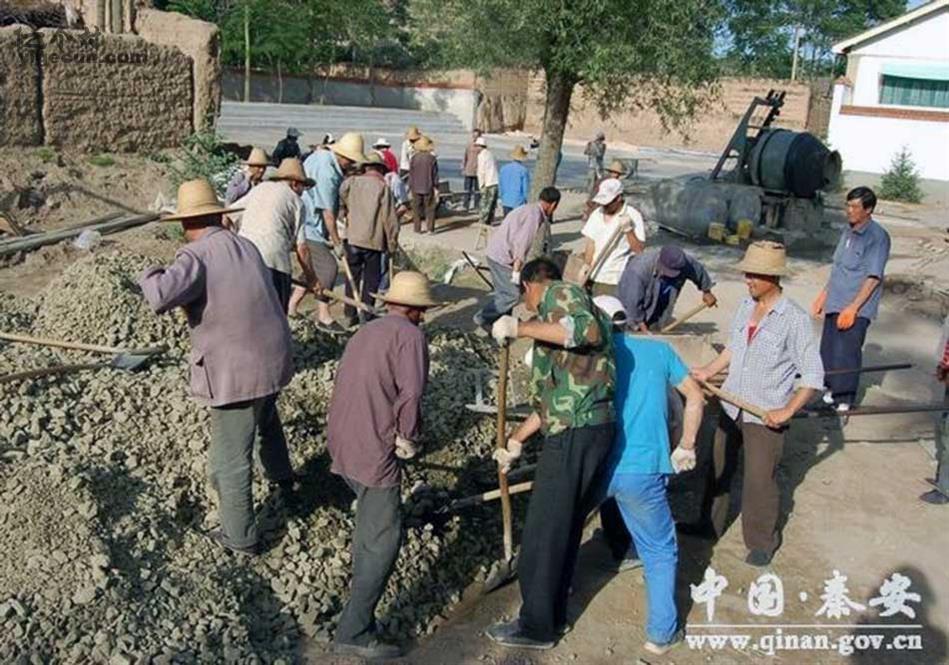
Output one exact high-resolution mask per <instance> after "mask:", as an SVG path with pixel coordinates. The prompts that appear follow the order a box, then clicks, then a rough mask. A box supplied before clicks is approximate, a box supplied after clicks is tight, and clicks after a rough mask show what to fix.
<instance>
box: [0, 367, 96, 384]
mask: <svg viewBox="0 0 949 665" xmlns="http://www.w3.org/2000/svg"><path fill="white" fill-rule="evenodd" d="M108 366H109V363H83V364H80V365H54V366H53V367H41V368H40V369H28V370H26V371H24V372H16V373H14V374H6V375H4V376H0V383H11V382H13V381H23V380H25V379H39V378H41V377H44V376H53V375H54V374H69V373H71V372H80V371H82V370H86V369H102V368H103V367H108Z"/></svg>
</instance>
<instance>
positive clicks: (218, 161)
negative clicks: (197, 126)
mask: <svg viewBox="0 0 949 665" xmlns="http://www.w3.org/2000/svg"><path fill="white" fill-rule="evenodd" d="M169 168H170V169H171V182H172V185H173V186H174V187H175V188H177V187H178V185H180V184H181V183H183V182H185V181H188V180H194V179H195V178H206V179H207V180H209V181H210V182H211V185H212V186H213V187H214V189H215V190H216V191H217V193H218V195H219V196H223V195H224V190H225V189H226V187H227V182H228V180H230V178H231V176H232V175H233V174H234V171H235V170H237V168H239V160H238V158H237V155H235V154H233V153H231V152H229V151H227V150H223V149H221V138H220V136H218V134H217V132H216V131H214V130H213V129H210V130H202V131H199V132H195V133H194V134H192V135H191V136H189V137H188V138H187V139H185V144H184V146H183V148H182V150H180V151H179V154H178V155H176V160H175V163H174V164H170V165H169Z"/></svg>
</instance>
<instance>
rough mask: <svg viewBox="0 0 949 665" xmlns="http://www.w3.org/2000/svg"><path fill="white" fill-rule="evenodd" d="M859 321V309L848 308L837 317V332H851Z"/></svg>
mask: <svg viewBox="0 0 949 665" xmlns="http://www.w3.org/2000/svg"><path fill="white" fill-rule="evenodd" d="M856 321H857V308H856V307H853V306H852V305H851V306H850V307H846V308H844V309H843V311H841V312H840V314H838V315H837V330H850V329H851V328H853V324H854V323H855V322H856Z"/></svg>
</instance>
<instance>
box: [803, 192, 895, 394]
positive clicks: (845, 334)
mask: <svg viewBox="0 0 949 665" xmlns="http://www.w3.org/2000/svg"><path fill="white" fill-rule="evenodd" d="M876 203H877V197H876V195H875V194H874V193H873V190H872V189H870V188H869V187H857V188H855V189H852V190H850V191H849V192H848V193H847V222H848V225H849V226H848V228H847V229H845V230H844V232H843V234H842V235H841V236H840V241H839V242H838V243H837V249H836V250H835V251H834V266H833V268H832V269H831V271H830V279H829V280H828V281H827V286H825V287H824V289H823V290H822V291H821V292H820V293H819V294H818V295H817V298H816V299H815V300H814V303H813V304H812V305H811V314H812V315H813V316H814V318H820V317H822V316H823V317H824V332H823V333H822V335H821V341H820V355H821V360H822V361H823V362H824V371H825V372H827V374H826V375H825V377H824V385H825V386H826V387H827V394H825V395H824V401H825V402H827V403H828V404H836V405H837V410H838V411H840V412H842V413H843V412H846V411H848V410H849V409H850V405H851V404H853V403H854V401H855V400H856V397H857V388H858V386H859V383H860V375H859V374H857V373H847V374H834V373H832V370H838V369H859V368H860V367H862V365H863V342H864V340H865V339H866V337H867V328H869V327H870V322H871V321H873V319H875V318H876V315H877V310H878V309H879V307H880V297H881V296H882V295H883V273H884V271H885V269H886V262H887V260H888V259H889V258H890V235H889V234H888V233H887V232H886V230H885V229H884V228H883V227H882V226H880V225H879V224H878V223H877V222H876V221H875V220H874V219H873V216H872V215H873V209H874V208H875V207H876Z"/></svg>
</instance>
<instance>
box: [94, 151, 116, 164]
mask: <svg viewBox="0 0 949 665" xmlns="http://www.w3.org/2000/svg"><path fill="white" fill-rule="evenodd" d="M89 163H90V164H92V165H93V166H113V165H114V164H115V159H113V158H112V155H108V154H106V153H101V154H98V155H93V156H92V157H90V158H89Z"/></svg>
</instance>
